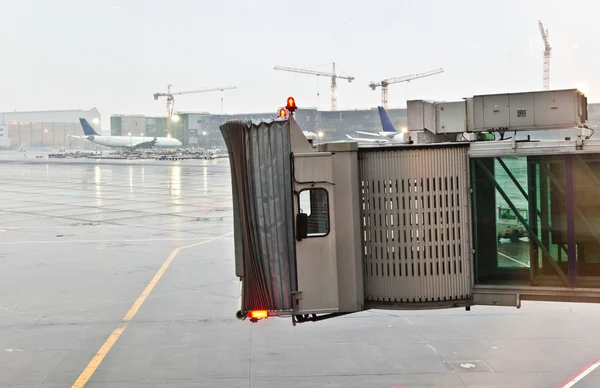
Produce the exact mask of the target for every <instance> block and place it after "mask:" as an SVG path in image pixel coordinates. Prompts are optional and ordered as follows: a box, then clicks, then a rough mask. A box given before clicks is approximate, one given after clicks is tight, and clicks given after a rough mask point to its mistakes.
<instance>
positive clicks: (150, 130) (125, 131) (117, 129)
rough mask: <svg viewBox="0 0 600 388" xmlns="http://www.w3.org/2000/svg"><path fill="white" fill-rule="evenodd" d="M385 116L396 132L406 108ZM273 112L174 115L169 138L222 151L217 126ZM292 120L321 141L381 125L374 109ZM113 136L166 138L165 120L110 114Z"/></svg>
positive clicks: (311, 113)
mask: <svg viewBox="0 0 600 388" xmlns="http://www.w3.org/2000/svg"><path fill="white" fill-rule="evenodd" d="M388 114H389V116H390V118H391V119H392V122H393V124H394V126H395V127H396V128H398V130H402V128H405V127H406V125H407V116H406V109H389V110H388ZM276 115H277V112H275V111H274V112H263V113H238V114H210V113H206V112H176V114H175V115H174V119H173V122H172V126H171V131H172V136H173V137H175V138H177V139H179V140H181V142H182V143H183V144H184V145H185V146H188V147H199V148H215V147H216V148H223V147H225V143H224V142H223V137H222V136H221V132H220V130H219V126H220V125H222V124H223V123H225V122H226V121H228V120H244V119H258V118H262V119H266V118H269V117H274V116H276ZM295 118H296V120H297V121H298V123H299V124H300V126H301V127H302V129H303V130H304V131H311V132H314V133H317V134H318V135H319V137H320V139H321V140H322V141H332V140H343V139H345V138H346V135H354V131H367V132H379V131H381V122H380V120H379V113H378V111H377V108H373V109H364V110H343V111H319V110H316V109H298V110H297V111H296V113H295ZM110 124H111V125H110V128H111V134H112V135H113V136H127V135H129V134H132V135H134V134H135V135H141V134H144V135H145V136H157V137H159V136H167V123H166V118H165V117H147V116H143V115H113V116H111V119H110Z"/></svg>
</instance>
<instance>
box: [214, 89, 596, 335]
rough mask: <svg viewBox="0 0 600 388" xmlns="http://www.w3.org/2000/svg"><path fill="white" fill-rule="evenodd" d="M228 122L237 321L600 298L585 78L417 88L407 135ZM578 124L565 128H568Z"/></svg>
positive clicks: (289, 122)
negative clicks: (319, 139) (444, 96)
mask: <svg viewBox="0 0 600 388" xmlns="http://www.w3.org/2000/svg"><path fill="white" fill-rule="evenodd" d="M289 100H291V102H292V105H289V104H288V108H289V109H288V110H289V112H288V115H287V116H289V117H287V116H286V115H283V116H284V117H278V118H276V119H270V120H266V121H250V120H247V121H229V122H227V123H226V124H223V125H222V126H221V133H222V135H223V137H224V139H225V142H226V144H227V148H228V151H229V157H230V165H231V180H232V190H233V206H234V236H235V237H234V240H235V271H236V276H237V277H239V279H240V281H241V283H240V284H241V287H240V290H241V292H240V300H239V311H238V312H237V316H238V318H240V319H245V318H249V319H250V320H251V321H253V322H256V321H257V320H260V319H263V318H267V317H269V316H291V317H292V320H293V323H294V324H295V323H299V322H306V321H318V320H322V319H327V318H331V317H335V316H339V315H342V314H348V313H353V312H357V311H362V310H367V309H373V308H377V309H428V308H443V307H465V308H466V309H467V310H468V309H469V308H470V306H473V305H496V306H516V307H520V303H521V300H543V301H577V302H595V303H597V302H599V301H600V141H598V140H593V139H592V135H593V131H592V130H590V129H588V127H587V120H588V118H587V100H586V98H585V96H584V95H583V94H582V93H581V92H580V91H578V90H575V89H570V90H551V91H541V92H530V93H514V94H495V95H478V96H473V97H471V98H466V99H463V100H461V101H458V102H434V101H425V100H419V101H408V103H407V106H408V132H409V134H410V138H412V139H413V140H415V139H416V141H412V142H410V143H411V144H393V145H392V144H390V145H380V146H367V147H363V146H359V145H358V144H357V143H356V142H331V143H324V144H318V145H315V146H313V145H312V142H309V141H308V140H307V138H306V137H305V136H304V134H303V132H302V129H301V128H300V127H299V126H298V124H297V123H296V121H295V120H294V118H293V110H294V108H295V104H294V103H293V99H289ZM565 134H568V136H565Z"/></svg>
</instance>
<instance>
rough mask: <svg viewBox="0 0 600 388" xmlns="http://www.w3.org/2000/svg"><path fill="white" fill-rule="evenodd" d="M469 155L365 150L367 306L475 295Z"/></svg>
mask: <svg viewBox="0 0 600 388" xmlns="http://www.w3.org/2000/svg"><path fill="white" fill-rule="evenodd" d="M467 163H468V158H467V148H465V147H447V148H440V147H436V148H421V149H406V150H402V149H395V150H386V149H374V150H360V152H359V169H360V180H361V184H362V199H363V203H362V211H363V214H362V216H363V217H362V221H363V239H362V240H363V250H364V271H365V273H364V278H365V302H375V303H392V304H396V303H436V304H437V303H444V302H451V303H454V302H455V301H461V300H466V299H469V298H470V294H471V280H470V276H471V268H470V256H471V255H470V249H469V231H470V229H469V225H470V220H469V214H468V186H469V181H468V171H467V165H468V164H467Z"/></svg>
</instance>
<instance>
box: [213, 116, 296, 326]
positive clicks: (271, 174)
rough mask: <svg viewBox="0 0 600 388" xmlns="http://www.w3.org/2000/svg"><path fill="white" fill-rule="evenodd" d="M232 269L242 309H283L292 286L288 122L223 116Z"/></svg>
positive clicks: (289, 304) (289, 305)
mask: <svg viewBox="0 0 600 388" xmlns="http://www.w3.org/2000/svg"><path fill="white" fill-rule="evenodd" d="M220 129H221V134H222V135H223V138H224V140H225V144H226V145H227V149H228V151H229V162H230V165H231V184H232V194H233V210H234V234H235V241H236V247H235V250H236V271H237V275H238V276H240V277H241V278H242V279H243V288H242V314H245V313H247V312H248V311H251V310H270V311H289V310H291V309H292V298H291V292H292V291H293V290H295V289H296V285H295V282H296V274H295V268H296V262H295V260H296V258H295V254H294V236H293V225H292V222H293V219H294V217H293V204H292V177H291V158H290V155H291V150H290V131H289V122H288V121H287V120H283V119H277V120H269V121H258V122H257V121H250V120H248V121H238V120H236V121H229V122H227V123H226V124H223V125H222V126H221V127H220Z"/></svg>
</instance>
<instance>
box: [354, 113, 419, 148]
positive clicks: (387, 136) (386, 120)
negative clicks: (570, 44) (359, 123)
mask: <svg viewBox="0 0 600 388" xmlns="http://www.w3.org/2000/svg"><path fill="white" fill-rule="evenodd" d="M377 110H378V111H379V118H380V119H381V127H382V129H383V131H382V132H378V133H373V132H361V131H356V133H359V134H361V135H367V136H374V137H378V139H366V138H361V137H352V136H350V135H346V137H348V139H350V140H354V141H358V142H368V143H375V144H390V143H406V142H407V140H408V139H407V136H406V134H405V133H404V132H400V131H398V130H397V129H396V127H394V124H392V120H390V116H388V114H387V112H386V111H385V108H384V107H382V106H378V107H377Z"/></svg>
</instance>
